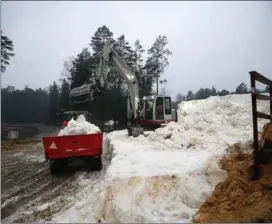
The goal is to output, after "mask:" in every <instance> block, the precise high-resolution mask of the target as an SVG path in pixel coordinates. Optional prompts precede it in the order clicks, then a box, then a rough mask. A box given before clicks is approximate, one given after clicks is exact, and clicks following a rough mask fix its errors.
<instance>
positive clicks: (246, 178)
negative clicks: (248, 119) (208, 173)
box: [194, 144, 272, 222]
mask: <svg viewBox="0 0 272 224" xmlns="http://www.w3.org/2000/svg"><path fill="white" fill-rule="evenodd" d="M248 149H249V145H241V144H236V145H234V146H233V147H230V150H229V154H228V155H227V156H225V157H223V158H222V159H221V161H220V163H221V165H222V168H223V169H225V170H226V171H227V172H228V178H227V180H226V181H225V182H222V183H219V184H218V185H217V186H216V187H215V190H214V192H213V194H212V196H211V197H210V198H209V199H208V200H207V201H206V202H205V203H204V204H203V205H202V206H201V207H200V209H199V211H198V213H197V215H196V216H195V219H194V221H195V222H272V203H271V202H272V165H266V166H262V168H263V171H264V172H263V176H262V178H261V179H260V180H257V181H251V168H250V167H251V165H252V163H253V160H252V149H250V150H248Z"/></svg>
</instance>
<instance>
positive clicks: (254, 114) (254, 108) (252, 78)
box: [250, 73, 259, 179]
mask: <svg viewBox="0 0 272 224" xmlns="http://www.w3.org/2000/svg"><path fill="white" fill-rule="evenodd" d="M250 81H251V101H252V121H253V143H254V151H253V158H254V164H253V175H252V179H258V176H259V175H258V163H257V153H258V149H259V144H258V123H257V103H256V92H255V87H256V86H255V74H254V73H250Z"/></svg>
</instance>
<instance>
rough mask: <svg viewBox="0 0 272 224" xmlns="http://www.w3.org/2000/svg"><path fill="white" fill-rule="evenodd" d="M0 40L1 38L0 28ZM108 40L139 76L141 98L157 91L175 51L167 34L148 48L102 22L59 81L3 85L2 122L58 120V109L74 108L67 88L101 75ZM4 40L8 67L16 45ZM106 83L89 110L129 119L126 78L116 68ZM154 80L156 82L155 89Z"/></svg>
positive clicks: (100, 116)
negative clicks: (45, 85)
mask: <svg viewBox="0 0 272 224" xmlns="http://www.w3.org/2000/svg"><path fill="white" fill-rule="evenodd" d="M1 40H3V35H2V33H1ZM8 40H9V39H8ZM106 42H109V43H110V44H111V46H112V48H113V49H114V50H115V51H116V52H117V53H118V55H119V56H120V57H121V58H122V59H123V60H125V61H126V63H127V64H128V65H129V66H130V67H131V68H132V69H133V71H134V72H135V75H136V77H137V79H138V81H139V89H140V97H141V96H144V95H150V94H152V93H154V92H158V91H159V89H158V88H159V84H162V83H165V82H167V80H166V79H162V74H163V72H164V69H165V67H166V66H168V65H169V62H168V56H169V55H171V54H172V52H171V51H170V50H169V49H168V48H167V45H168V40H167V37H166V36H161V35H160V36H158V37H157V38H156V39H155V41H154V43H153V45H152V46H151V47H150V48H149V49H148V50H145V49H144V48H143V47H142V45H141V43H140V40H136V41H135V43H134V44H133V45H130V43H129V42H128V41H127V40H126V38H125V35H124V34H122V35H121V36H119V37H117V38H114V35H113V32H111V31H110V29H109V28H108V27H107V26H105V25H104V26H101V27H99V28H98V29H97V30H96V32H95V33H94V35H93V36H92V37H91V38H90V42H89V46H86V47H85V48H83V49H82V50H81V51H80V52H79V53H78V54H77V55H72V56H70V57H69V58H68V59H67V60H66V61H65V62H64V66H63V71H62V74H61V78H60V80H59V81H60V82H59V83H57V82H54V83H52V84H51V85H50V86H49V88H47V89H37V90H33V89H30V88H29V87H25V89H23V90H18V89H15V88H14V87H12V86H8V87H6V88H2V122H9V123H24V122H44V123H51V124H55V123H57V120H56V114H58V112H59V111H60V110H61V109H64V110H73V109H75V108H72V107H71V105H70V104H69V99H68V95H69V90H70V89H72V88H75V87H78V86H81V85H82V84H88V83H91V82H93V81H94V80H95V79H96V78H97V70H98V66H99V60H100V57H101V56H102V53H103V47H104V44H105V43H106ZM1 43H2V47H3V46H4V47H5V48H4V49H6V52H7V53H6V54H4V55H2V54H1V70H3V71H5V69H6V66H7V65H8V64H9V60H10V57H12V56H14V53H13V47H14V45H13V42H12V41H11V40H9V42H7V41H6V42H5V43H4V44H3V41H2V42H1ZM144 53H146V55H147V57H146V60H144ZM107 83H108V84H107V86H106V91H105V94H103V95H104V97H103V99H101V98H100V97H97V99H95V100H94V101H93V102H92V103H90V104H89V105H88V108H84V109H88V111H89V112H90V113H91V114H92V116H93V117H94V120H96V121H97V120H98V121H99V122H102V121H106V120H109V119H114V120H119V123H121V124H122V123H123V124H125V118H126V83H125V80H124V78H123V77H122V76H120V74H119V73H118V71H117V70H116V69H114V68H112V69H111V70H110V72H109V74H108V80H107ZM154 85H156V90H155V91H154V89H153V86H154ZM39 111H40V112H39ZM101 111H103V113H101Z"/></svg>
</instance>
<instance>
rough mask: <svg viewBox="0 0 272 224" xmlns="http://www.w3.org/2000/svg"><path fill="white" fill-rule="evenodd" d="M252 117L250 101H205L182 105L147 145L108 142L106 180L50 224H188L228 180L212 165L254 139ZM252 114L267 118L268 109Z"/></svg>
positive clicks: (116, 138) (143, 140)
mask: <svg viewBox="0 0 272 224" xmlns="http://www.w3.org/2000/svg"><path fill="white" fill-rule="evenodd" d="M251 110H252V109H251V98H250V95H230V96H225V97H210V98H208V99H206V100H195V101H189V102H184V103H182V104H181V105H179V114H178V116H179V122H178V123H170V124H168V125H167V126H166V127H164V128H160V129H157V130H156V131H155V132H152V133H149V135H148V136H146V137H144V136H139V137H138V138H132V137H128V136H127V131H115V132H112V133H110V134H108V135H107V139H106V144H105V145H106V146H105V148H104V153H105V154H106V155H109V154H111V152H112V160H111V164H110V166H109V168H108V170H107V173H106V176H105V179H104V180H103V181H102V182H101V183H100V184H97V186H96V188H94V189H92V190H90V191H89V192H88V193H85V194H84V195H85V196H84V197H80V199H79V201H78V202H76V204H75V206H73V207H71V208H70V209H69V210H68V211H66V212H64V213H62V214H60V215H59V216H57V217H55V218H54V222H64V221H65V222H97V221H98V220H102V222H121V223H124V222H131V223H133V222H135V223H136V222H137V223H139V222H141V223H142V222H144V223H146V222H151V223H153V222H175V223H178V222H186V223H187V222H190V220H191V219H192V217H193V215H194V214H195V212H196V211H197V209H198V208H199V207H200V206H201V205H202V203H203V202H205V200H206V199H207V197H208V196H209V195H210V194H211V193H212V191H213V189H214V187H215V185H216V184H217V183H219V182H220V181H223V180H224V179H225V178H226V172H225V171H223V170H221V169H220V167H219V165H218V160H219V158H220V157H221V156H222V155H223V154H224V153H225V152H226V148H227V146H228V145H229V144H233V143H236V142H239V141H240V142H242V143H244V142H247V141H248V140H251V139H252V116H251V115H252V111H251ZM258 111H260V112H265V113H268V112H269V103H267V102H262V101H261V102H258ZM264 123H265V120H261V122H260V125H259V128H260V129H261V128H262V126H263V124H264Z"/></svg>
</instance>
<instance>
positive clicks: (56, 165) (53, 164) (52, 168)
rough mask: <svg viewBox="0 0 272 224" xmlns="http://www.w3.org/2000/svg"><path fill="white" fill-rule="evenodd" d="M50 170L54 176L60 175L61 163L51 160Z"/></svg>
mask: <svg viewBox="0 0 272 224" xmlns="http://www.w3.org/2000/svg"><path fill="white" fill-rule="evenodd" d="M49 169H50V173H51V174H52V175H56V174H58V172H59V163H58V161H57V160H52V159H50V161H49Z"/></svg>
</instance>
